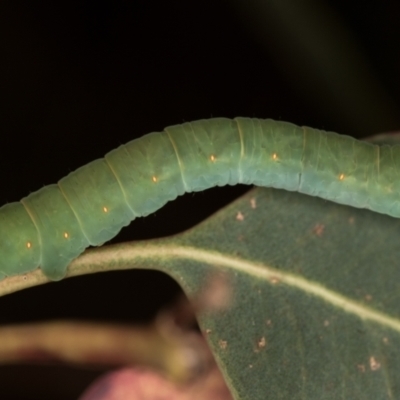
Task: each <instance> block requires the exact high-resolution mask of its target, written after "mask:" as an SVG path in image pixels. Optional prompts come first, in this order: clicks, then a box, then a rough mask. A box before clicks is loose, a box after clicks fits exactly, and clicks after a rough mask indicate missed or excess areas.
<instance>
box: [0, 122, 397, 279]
mask: <svg viewBox="0 0 400 400" xmlns="http://www.w3.org/2000/svg"><path fill="white" fill-rule="evenodd" d="M399 171H400V146H388V145H382V146H378V145H373V144H370V143H366V142H361V141H358V140H355V139H353V138H351V137H348V136H341V135H338V134H336V133H333V132H324V131H320V130H316V129H311V128H305V127H298V126H295V125H293V124H290V123H286V122H276V121H273V120H260V119H250V118H235V119H234V120H230V119H225V118H214V119H210V120H201V121H195V122H191V123H184V124H182V125H176V126H171V127H168V128H165V129H164V131H163V132H156V133H150V134H148V135H146V136H143V137H141V138H139V139H136V140H133V141H131V142H129V143H127V144H126V145H123V146H120V147H119V148H117V149H115V150H113V151H111V152H110V153H108V154H106V156H105V157H104V158H103V159H99V160H95V161H93V162H91V163H89V164H87V165H85V166H83V167H81V168H79V169H77V170H76V171H74V172H72V173H70V174H69V175H68V176H66V177H65V178H63V179H61V180H60V181H59V182H58V183H57V184H55V185H49V186H46V187H44V188H42V189H40V190H38V191H37V192H34V193H32V194H30V195H29V196H27V197H25V198H23V199H22V200H21V201H20V202H15V203H10V204H6V205H5V206H3V207H1V208H0V255H1V257H0V272H3V273H4V274H6V275H15V274H20V273H24V272H28V271H31V270H33V269H35V268H37V267H41V268H42V270H43V272H44V274H45V275H46V276H48V277H49V278H50V279H54V280H58V279H61V278H62V277H63V276H64V275H65V272H66V268H67V266H68V264H69V263H70V262H71V261H72V260H73V259H74V258H76V257H77V256H78V255H79V254H81V253H82V252H83V251H84V250H85V248H86V247H88V246H89V245H92V246H99V245H101V244H103V243H104V242H106V241H107V240H109V239H111V238H112V237H114V236H115V235H116V234H117V233H118V232H119V231H120V229H121V228H122V227H123V226H126V225H128V224H129V223H130V222H131V221H132V220H133V219H135V218H136V217H140V216H145V215H148V214H150V213H152V212H154V211H156V210H157V209H159V208H160V207H162V206H163V205H164V204H165V203H166V202H168V201H170V200H173V199H175V198H176V197H177V196H179V195H181V194H183V193H185V192H194V191H201V190H205V189H207V188H211V187H213V186H224V185H236V184H238V183H243V184H253V185H257V186H267V187H274V188H281V189H286V190H291V191H299V192H301V193H305V194H308V195H311V196H318V197H321V198H323V199H327V200H331V201H334V202H337V203H342V204H347V205H350V206H354V207H359V208H364V207H365V208H369V209H371V210H374V211H377V212H380V213H384V214H389V215H391V216H394V217H400V196H399V193H400V179H399V178H400V176H399V177H398V175H399Z"/></svg>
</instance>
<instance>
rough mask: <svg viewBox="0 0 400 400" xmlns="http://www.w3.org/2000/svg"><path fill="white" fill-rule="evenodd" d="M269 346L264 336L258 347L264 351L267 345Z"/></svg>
mask: <svg viewBox="0 0 400 400" xmlns="http://www.w3.org/2000/svg"><path fill="white" fill-rule="evenodd" d="M266 344H267V341H266V340H265V336H263V337H262V338H261V339H260V340H259V341H258V343H257V346H258V348H259V349H263V348H264V347H265V345H266Z"/></svg>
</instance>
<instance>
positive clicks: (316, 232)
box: [313, 224, 325, 236]
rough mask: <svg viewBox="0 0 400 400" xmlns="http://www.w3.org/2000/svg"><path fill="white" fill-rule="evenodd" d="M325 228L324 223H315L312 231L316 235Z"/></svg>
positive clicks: (320, 234)
mask: <svg viewBox="0 0 400 400" xmlns="http://www.w3.org/2000/svg"><path fill="white" fill-rule="evenodd" d="M324 230H325V225H322V224H317V225H315V226H314V228H313V233H314V234H315V235H317V236H322V235H323V233H324Z"/></svg>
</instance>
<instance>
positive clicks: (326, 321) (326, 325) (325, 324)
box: [324, 319, 330, 327]
mask: <svg viewBox="0 0 400 400" xmlns="http://www.w3.org/2000/svg"><path fill="white" fill-rule="evenodd" d="M329 324H330V322H329V321H328V320H327V319H326V320H325V321H324V326H325V327H328V326H329Z"/></svg>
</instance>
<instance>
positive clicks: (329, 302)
mask: <svg viewBox="0 0 400 400" xmlns="http://www.w3.org/2000/svg"><path fill="white" fill-rule="evenodd" d="M399 234H400V220H399V219H395V218H391V217H388V216H385V215H380V214H377V213H373V212H370V211H367V210H360V209H355V208H351V207H346V206H341V205H338V204H334V203H331V202H327V201H324V200H321V199H318V198H314V197H310V196H306V195H301V194H298V193H293V192H286V191H280V190H274V189H254V190H251V191H250V192H248V193H247V194H246V195H244V196H243V197H241V198H240V199H238V200H236V201H235V202H233V203H232V204H230V205H229V206H227V207H226V208H224V209H223V210H221V211H219V212H218V213H216V214H215V215H213V216H212V217H210V218H209V219H208V220H206V221H205V222H203V223H201V224H200V225H198V226H196V227H194V228H193V229H191V230H190V231H187V232H185V233H183V234H180V235H176V236H174V237H170V238H167V239H161V240H151V241H145V242H136V243H125V244H122V245H114V246H106V247H103V248H99V249H95V250H92V251H88V252H86V253H85V254H84V255H83V256H82V257H80V258H78V259H77V260H75V261H74V262H73V263H72V264H71V266H70V267H69V272H68V275H69V276H74V275H80V274H83V273H92V272H99V271H104V270H110V269H127V268H149V269H159V270H161V271H164V272H166V273H168V274H170V275H171V276H172V277H174V278H175V279H176V280H177V281H178V282H179V283H180V285H181V286H182V288H183V289H184V290H185V292H186V293H187V295H188V296H189V297H190V298H192V299H196V298H198V296H199V293H200V294H201V293H202V292H203V293H204V292H207V290H208V288H209V286H210V282H212V279H214V278H215V277H222V278H223V279H225V280H226V282H227V283H228V286H230V288H231V293H232V297H231V301H230V302H229V303H228V306H227V308H225V309H223V310H209V311H205V312H201V313H199V323H200V326H201V329H202V331H203V332H204V335H205V336H206V337H207V340H208V341H209V344H210V347H211V349H212V351H213V353H214V355H215V358H216V360H217V362H218V364H219V366H220V368H221V370H222V372H223V374H224V377H225V379H226V381H227V383H228V385H229V387H230V389H231V391H232V393H233V395H234V396H235V398H236V399H249V400H250V399H251V400H258V399H260V400H269V399H271V400H278V399H285V400H288V399H290V400H297V399H299V400H300V399H302V400H304V399H307V400H338V399H346V400H348V399H351V400H353V399H354V400H355V399H363V400H364V399H365V400H369V399H371V400H372V399H373V400H381V399H382V400H383V399H399V398H400V352H399V348H400V318H399V315H400V268H399V260H400V246H399V242H398V238H399V236H400V235H399ZM210 279H211V281H210ZM45 281H46V278H44V277H43V275H42V274H41V273H40V271H39V270H37V271H33V272H31V273H29V274H26V275H25V276H24V277H23V278H22V277H10V278H7V279H4V280H3V281H1V282H0V293H2V294H5V293H7V292H11V291H14V290H16V289H18V288H23V287H28V286H32V285H36V284H39V283H44V282H45Z"/></svg>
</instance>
